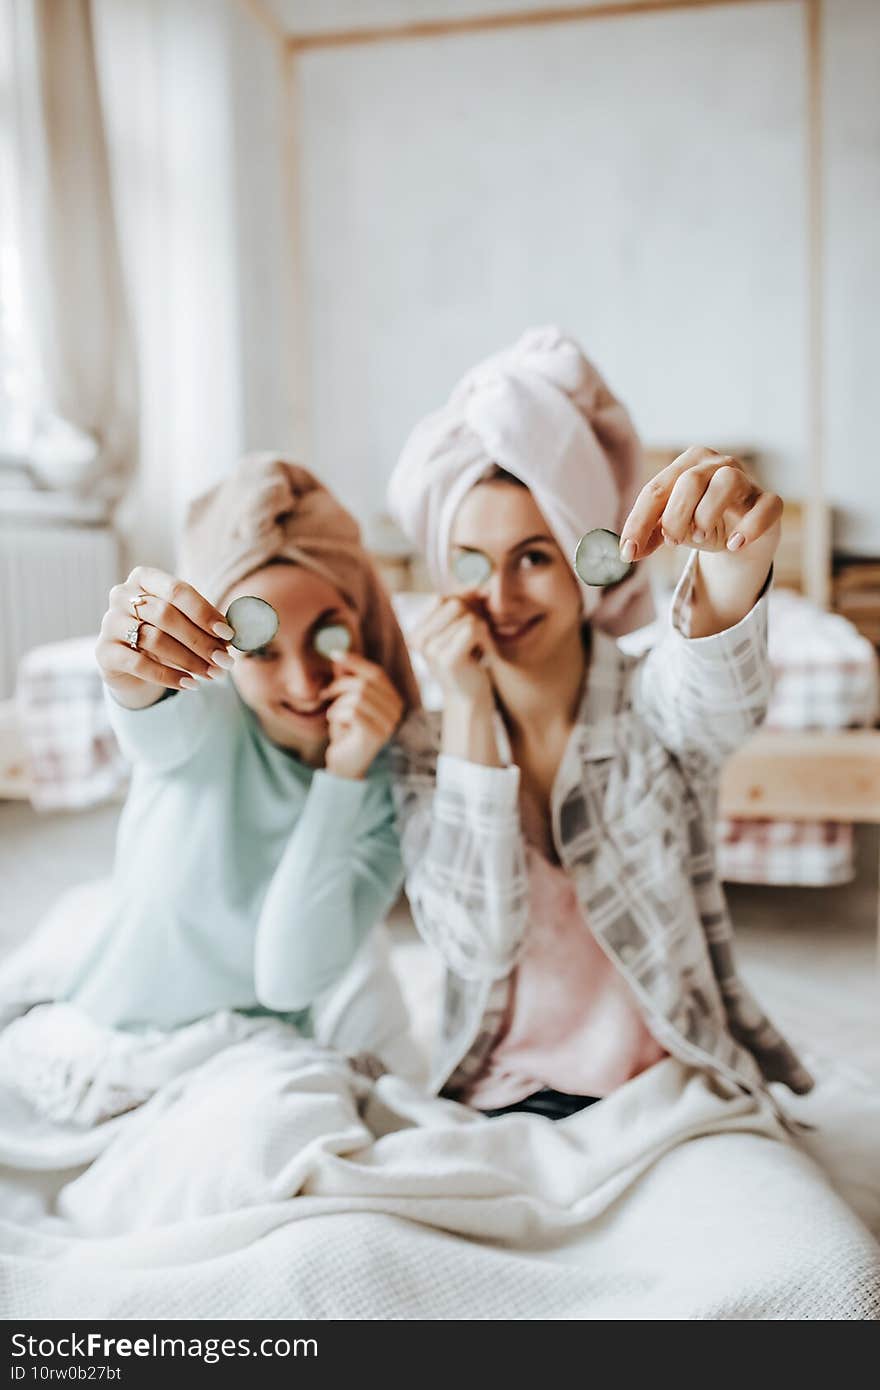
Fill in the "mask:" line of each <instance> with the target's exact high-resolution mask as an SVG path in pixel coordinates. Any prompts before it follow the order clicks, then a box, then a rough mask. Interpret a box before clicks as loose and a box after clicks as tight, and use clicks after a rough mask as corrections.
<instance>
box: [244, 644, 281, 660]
mask: <svg viewBox="0 0 880 1390" xmlns="http://www.w3.org/2000/svg"><path fill="white" fill-rule="evenodd" d="M242 655H243V656H245V657H247V659H248V660H249V661H274V659H275V653H274V652H273V650H272V648H271V647H258V648H257V650H256V651H255V652H243V653H242Z"/></svg>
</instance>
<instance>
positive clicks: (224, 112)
mask: <svg viewBox="0 0 880 1390" xmlns="http://www.w3.org/2000/svg"><path fill="white" fill-rule="evenodd" d="M2 4H8V5H11V6H13V7H14V10H15V14H16V17H17V18H18V21H19V22H18V25H17V27H18V29H19V31H20V34H21V36H22V37H21V42H20V44H19V48H20V49H23V51H24V54H25V56H27V53H28V51H29V52H30V65H29V68H28V69H27V71H23V70H22V69H21V66H20V64H19V72H18V74H17V77H18V81H19V84H21V83H22V82H24V85H25V88H26V90H27V93H28V96H29V101H28V104H29V105H30V108H31V110H30V113H29V124H28V126H27V128H26V131H25V134H26V136H27V139H28V143H29V148H30V150H31V151H32V154H30V155H28V159H29V161H30V160H31V159H33V160H34V175H35V176H34V178H33V179H30V178H29V180H28V188H29V196H30V201H31V205H32V207H31V216H32V217H33V219H34V223H35V226H36V229H37V233H38V235H37V237H36V238H35V239H34V240H33V250H34V252H35V254H34V255H33V256H32V257H31V261H32V265H33V267H34V270H35V272H36V274H35V279H34V288H35V292H36V295H37V299H38V302H39V306H40V310H41V322H42V321H43V320H44V321H45V325H46V329H45V332H43V333H41V341H42V342H43V343H45V345H46V349H47V357H48V354H49V352H52V354H53V373H54V380H55V382H56V383H57V385H56V386H54V387H53V399H57V402H58V405H57V408H58V409H59V411H60V412H61V413H62V414H63V415H64V416H65V417H66V418H67V419H68V420H70V421H73V422H74V423H75V424H77V425H80V426H82V427H83V428H85V429H87V430H88V431H90V432H92V433H94V434H95V435H96V436H97V437H98V438H99V439H100V440H101V443H102V446H103V450H102V459H101V468H102V472H101V475H100V477H97V476H90V477H89V479H88V486H89V487H93V488H96V489H97V488H100V489H101V490H102V494H103V495H105V496H107V497H109V498H111V500H113V501H115V500H116V499H117V498H119V497H120V496H121V499H122V500H121V504H120V505H119V506H118V508H117V510H116V522H117V527H118V529H119V532H120V535H121V537H122V540H123V543H124V559H125V565H126V566H130V565H131V564H134V563H138V562H143V563H151V564H158V565H161V566H163V567H165V568H170V567H171V565H172V564H173V559H174V554H175V549H176V542H177V539H178V536H179V532H180V526H181V522H182V519H183V516H184V513H185V510H186V505H187V502H188V500H189V499H190V498H191V497H192V496H194V495H195V494H196V493H197V492H199V491H201V490H202V489H204V488H206V487H208V486H210V485H211V484H212V483H214V482H215V481H217V479H218V478H220V477H222V476H223V475H224V474H225V473H226V472H227V471H228V470H229V468H230V467H231V465H232V464H233V462H234V461H235V459H236V458H237V457H238V455H239V454H240V453H242V452H243V451H245V450H247V449H252V448H279V449H286V448H289V447H291V435H292V430H291V427H290V416H291V412H290V410H289V402H288V397H289V392H288V389H287V386H288V383H287V380H286V377H285V373H286V371H287V364H288V362H289V356H288V353H287V351H286V345H285V341H284V335H285V332H286V322H285V293H286V292H285V256H286V254H287V246H286V240H285V224H284V209H283V186H282V163H281V143H282V141H283V139H284V134H285V132H284V128H283V121H284V114H285V113H284V110H283V104H282V101H281V68H280V55H279V51H278V47H277V45H276V44H275V43H274V42H273V40H272V38H271V36H270V35H269V34H267V33H266V31H265V30H264V29H262V28H261V27H260V26H259V25H258V24H256V23H255V22H254V20H253V18H252V17H249V16H248V14H247V12H246V10H245V8H244V7H243V6H242V5H241V4H239V3H238V0H0V5H2ZM62 50H63V52H62ZM37 97H39V101H37V100H36V98H37ZM37 194H38V195H39V196H38V197H37V196H35V195H37ZM126 305H127V309H128V317H126V307H125V306H126ZM129 325H130V330H129ZM133 363H134V364H135V370H134V371H133V370H132V364H133ZM136 400H137V401H138V409H137V410H135V401H136ZM80 481H81V482H83V480H82V479H81V480H80Z"/></svg>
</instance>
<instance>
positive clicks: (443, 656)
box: [435, 614, 491, 667]
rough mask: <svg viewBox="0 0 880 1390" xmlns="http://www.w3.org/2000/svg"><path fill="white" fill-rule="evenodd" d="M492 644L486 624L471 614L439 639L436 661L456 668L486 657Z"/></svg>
mask: <svg viewBox="0 0 880 1390" xmlns="http://www.w3.org/2000/svg"><path fill="white" fill-rule="evenodd" d="M490 642H491V639H490V637H489V630H488V628H487V627H486V624H485V623H483V622H481V621H480V620H479V618H475V617H474V616H473V614H469V615H468V616H467V617H466V618H462V619H461V621H460V622H459V623H456V625H455V626H454V627H453V628H450V629H449V631H447V632H445V633H444V634H443V636H442V637H441V638H438V639H437V642H436V653H435V660H437V661H438V662H439V663H442V664H444V665H446V666H449V667H452V666H456V665H458V663H459V662H461V661H464V660H466V659H468V658H471V657H475V656H482V655H484V654H485V653H486V652H487V651H488V649H489V647H490Z"/></svg>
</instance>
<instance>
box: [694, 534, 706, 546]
mask: <svg viewBox="0 0 880 1390" xmlns="http://www.w3.org/2000/svg"><path fill="white" fill-rule="evenodd" d="M705 539H706V532H705V531H692V532H691V540H692V541H693V542H694V544H695V545H701V544H702V542H703V541H704V540H705Z"/></svg>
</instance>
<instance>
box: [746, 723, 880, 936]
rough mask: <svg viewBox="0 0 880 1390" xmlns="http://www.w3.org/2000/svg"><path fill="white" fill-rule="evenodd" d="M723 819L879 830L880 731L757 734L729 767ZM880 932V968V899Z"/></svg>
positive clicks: (768, 731) (774, 731)
mask: <svg viewBox="0 0 880 1390" xmlns="http://www.w3.org/2000/svg"><path fill="white" fill-rule="evenodd" d="M721 812H722V814H723V815H725V816H730V817H733V818H738V819H742V820H761V819H765V818H766V819H769V820H795V821H796V820H808V821H815V820H828V821H843V822H846V823H867V824H873V825H878V824H880V729H842V730H839V731H837V730H835V731H833V732H827V733H822V732H816V731H815V730H814V731H811V732H807V733H797V732H787V731H785V730H782V729H761V730H759V731H758V733H756V734H754V735H753V736H752V738H750V739H749V741H748V743H746V744H744V745H743V747H742V748H740V749H739V750H738V751H737V752H736V753H734V755H733V757H732V758H730V760H729V761H728V762H727V764H726V766H725V768H724V773H723V776H722V779H721ZM878 889H880V880H878ZM877 928H878V936H877V952H878V963H880V898H878V918H877Z"/></svg>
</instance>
